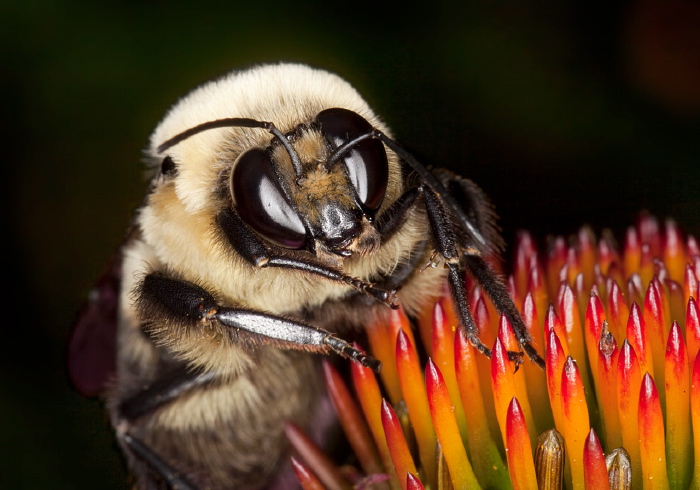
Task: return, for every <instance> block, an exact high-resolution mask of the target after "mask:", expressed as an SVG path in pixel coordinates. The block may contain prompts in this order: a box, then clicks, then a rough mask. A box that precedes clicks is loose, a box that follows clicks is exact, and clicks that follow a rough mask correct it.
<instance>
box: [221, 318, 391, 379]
mask: <svg viewBox="0 0 700 490" xmlns="http://www.w3.org/2000/svg"><path fill="white" fill-rule="evenodd" d="M215 318H216V319H217V320H219V321H220V322H221V323H222V324H223V325H226V326H227V327H231V328H235V329H240V330H244V331H246V332H249V333H253V334H256V335H262V336H263V337H265V338H267V339H272V340H276V341H280V342H283V343H284V344H285V345H290V346H296V347H297V348H300V349H304V350H310V351H316V352H321V353H325V352H327V351H328V350H329V349H330V350H332V351H334V352H335V353H337V354H339V355H341V356H343V357H346V358H348V359H352V360H353V361H355V362H358V363H360V364H361V365H363V366H365V367H368V368H371V369H373V370H374V371H377V372H378V371H379V369H380V368H381V362H380V361H378V360H377V359H375V358H373V357H372V356H369V355H367V354H365V353H364V352H362V351H360V350H359V349H356V348H355V347H353V346H351V345H350V344H348V343H347V342H346V341H344V340H343V339H341V338H339V337H336V336H335V335H333V334H332V333H331V332H328V331H327V330H323V329H322V328H318V327H314V326H312V325H308V324H306V323H301V322H297V321H294V320H290V319H288V318H284V317H281V316H277V315H271V314H268V313H262V312H259V311H253V310H246V309H240V308H224V307H222V308H219V309H218V311H217V313H216V314H215Z"/></svg>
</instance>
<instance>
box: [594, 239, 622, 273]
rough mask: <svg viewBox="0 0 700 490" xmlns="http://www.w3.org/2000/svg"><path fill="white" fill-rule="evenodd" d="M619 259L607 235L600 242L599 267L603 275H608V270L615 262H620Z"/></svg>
mask: <svg viewBox="0 0 700 490" xmlns="http://www.w3.org/2000/svg"><path fill="white" fill-rule="evenodd" d="M619 260H620V257H618V255H617V252H616V251H615V249H614V248H613V247H612V245H610V240H609V239H608V237H606V236H605V235H604V236H603V237H601V238H600V240H598V267H600V272H601V274H603V275H606V274H607V273H608V269H609V268H610V265H611V264H612V263H613V262H618V261H619Z"/></svg>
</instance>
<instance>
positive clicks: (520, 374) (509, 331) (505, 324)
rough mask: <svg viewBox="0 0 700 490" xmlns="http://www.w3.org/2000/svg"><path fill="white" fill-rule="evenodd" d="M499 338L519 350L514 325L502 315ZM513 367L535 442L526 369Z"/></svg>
mask: <svg viewBox="0 0 700 490" xmlns="http://www.w3.org/2000/svg"><path fill="white" fill-rule="evenodd" d="M498 338H499V339H500V340H501V344H502V346H503V348H504V349H505V350H506V351H517V350H518V342H517V341H516V340H515V334H514V333H513V327H512V326H511V324H510V321H509V320H508V318H506V317H505V316H501V323H500V326H499V329H498ZM511 369H512V370H513V371H514V372H513V375H512V377H513V387H514V389H515V394H514V396H516V397H517V398H518V399H519V400H522V403H521V406H522V408H523V410H524V412H525V417H526V418H527V425H528V427H529V428H530V437H531V439H532V442H533V444H534V443H535V442H537V429H536V427H535V421H534V419H533V418H532V409H531V408H530V401H529V398H528V396H527V380H526V379H525V369H518V370H517V371H516V369H515V365H514V364H511ZM492 375H493V373H492ZM511 398H512V397H511ZM506 403H510V399H508V400H507V402H506ZM504 413H505V412H504Z"/></svg>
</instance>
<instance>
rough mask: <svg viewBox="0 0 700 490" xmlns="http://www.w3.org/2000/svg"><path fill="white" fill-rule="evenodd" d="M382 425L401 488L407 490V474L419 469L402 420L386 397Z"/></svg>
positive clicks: (415, 473)
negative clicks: (407, 440)
mask: <svg viewBox="0 0 700 490" xmlns="http://www.w3.org/2000/svg"><path fill="white" fill-rule="evenodd" d="M382 426H383V427H384V435H385V436H386V443H387V446H389V452H390V453H391V461H392V462H393V463H394V468H395V469H396V477H397V478H398V480H399V483H400V484H401V488H402V489H403V490H406V476H407V475H408V474H409V473H412V474H414V475H417V474H418V471H417V470H416V464H415V463H414V462H413V458H412V457H411V452H410V451H409V449H408V443H407V442H406V436H404V433H403V429H402V428H401V422H400V421H399V418H398V417H397V416H396V412H394V409H393V408H392V407H391V405H389V404H388V403H387V401H386V400H384V399H383V400H382Z"/></svg>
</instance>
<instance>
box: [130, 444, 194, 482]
mask: <svg viewBox="0 0 700 490" xmlns="http://www.w3.org/2000/svg"><path fill="white" fill-rule="evenodd" d="M121 440H122V441H123V442H124V444H125V445H126V447H128V448H129V450H130V451H131V453H132V454H133V455H134V456H136V457H137V458H139V459H140V460H142V461H144V462H145V463H146V464H147V465H148V466H149V467H150V469H151V470H152V471H153V472H155V473H156V474H157V475H158V476H159V477H160V480H162V482H163V483H165V484H166V486H167V488H177V489H178V490H180V489H182V490H197V487H196V486H194V485H192V483H190V482H189V481H188V480H187V478H185V477H184V476H183V475H181V474H180V472H178V471H177V470H176V469H174V468H173V467H172V466H170V465H169V464H168V463H166V462H165V461H163V459H162V458H161V457H160V456H159V455H158V454H157V453H155V452H154V451H153V450H152V449H151V448H149V447H148V446H147V445H146V444H144V443H143V442H141V441H140V440H138V439H136V438H135V437H132V436H130V435H129V434H124V435H122V436H121Z"/></svg>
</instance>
